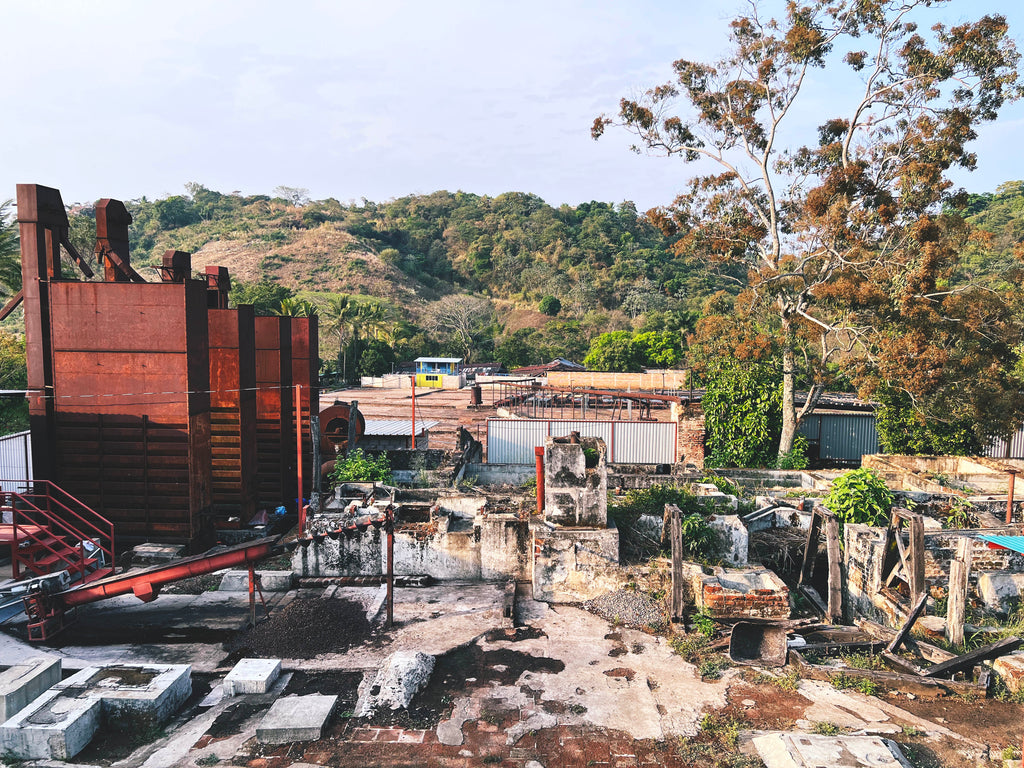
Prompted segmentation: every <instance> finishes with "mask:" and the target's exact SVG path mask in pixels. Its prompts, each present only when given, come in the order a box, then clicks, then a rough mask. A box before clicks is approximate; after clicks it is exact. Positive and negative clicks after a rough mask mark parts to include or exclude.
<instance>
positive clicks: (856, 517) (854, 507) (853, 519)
mask: <svg viewBox="0 0 1024 768" xmlns="http://www.w3.org/2000/svg"><path fill="white" fill-rule="evenodd" d="M892 501H893V495H892V493H891V492H890V491H889V489H888V488H887V487H886V485H885V480H883V479H882V478H881V477H879V475H878V473H877V472H875V470H873V469H871V468H869V467H861V468H860V469H851V470H850V471H849V472H846V473H844V474H842V475H840V476H839V477H837V478H836V479H835V480H834V481H833V482H832V490H830V491H829V493H828V496H826V497H825V506H826V507H828V508H829V510H831V511H832V513H833V514H834V515H835V516H836V517H838V518H839V519H840V520H842V521H843V522H844V523H864V524H866V525H885V524H886V523H887V522H888V520H889V512H890V510H891V509H892Z"/></svg>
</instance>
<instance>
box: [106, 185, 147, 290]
mask: <svg viewBox="0 0 1024 768" xmlns="http://www.w3.org/2000/svg"><path fill="white" fill-rule="evenodd" d="M131 223H132V215H131V214H130V213H128V209H127V208H125V207H124V203H122V202H121V201H120V200H113V199H111V198H109V197H105V198H103V199H102V200H100V201H99V202H98V203H96V251H95V253H96V261H97V262H98V263H99V265H100V266H101V267H103V279H104V281H105V282H108V283H144V282H146V281H145V280H143V279H142V277H141V276H140V275H139V273H138V272H136V271H135V270H134V269H132V266H131V257H130V256H129V253H128V225H129V224H131Z"/></svg>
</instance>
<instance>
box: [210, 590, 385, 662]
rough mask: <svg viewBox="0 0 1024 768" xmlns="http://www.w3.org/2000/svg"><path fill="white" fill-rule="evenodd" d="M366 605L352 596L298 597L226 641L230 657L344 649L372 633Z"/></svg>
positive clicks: (310, 653)
mask: <svg viewBox="0 0 1024 768" xmlns="http://www.w3.org/2000/svg"><path fill="white" fill-rule="evenodd" d="M371 630H372V628H371V625H370V623H369V622H368V621H367V620H366V609H365V608H364V607H363V606H362V605H361V604H359V603H357V602H353V601H351V600H342V599H338V598H335V599H333V600H323V599H321V598H297V599H295V600H292V602H290V603H289V604H288V605H287V606H285V607H284V608H282V609H281V610H279V611H277V612H275V613H274V614H272V615H271V617H270V618H269V619H268V620H267V621H264V622H262V623H261V624H257V625H256V627H255V628H254V629H250V630H247V631H245V632H243V633H242V634H240V635H239V636H237V637H236V638H234V640H232V641H231V642H230V643H228V644H227V650H228V651H230V652H231V658H233V659H241V658H270V659H311V658H313V657H314V656H318V655H320V654H323V653H344V652H345V651H347V650H348V649H349V648H351V647H353V646H356V645H360V644H362V643H364V642H365V641H366V640H367V639H368V638H369V637H370V635H371Z"/></svg>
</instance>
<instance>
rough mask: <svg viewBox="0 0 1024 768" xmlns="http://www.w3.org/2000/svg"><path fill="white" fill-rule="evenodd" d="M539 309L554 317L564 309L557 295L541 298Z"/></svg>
mask: <svg viewBox="0 0 1024 768" xmlns="http://www.w3.org/2000/svg"><path fill="white" fill-rule="evenodd" d="M537 309H539V310H540V311H541V312H543V313H544V314H545V315H550V316H551V317H554V316H555V315H557V314H558V313H559V312H561V311H562V302H560V301H559V300H558V297H557V296H551V295H548V296H545V297H544V298H542V299H541V300H540V304H538V305H537Z"/></svg>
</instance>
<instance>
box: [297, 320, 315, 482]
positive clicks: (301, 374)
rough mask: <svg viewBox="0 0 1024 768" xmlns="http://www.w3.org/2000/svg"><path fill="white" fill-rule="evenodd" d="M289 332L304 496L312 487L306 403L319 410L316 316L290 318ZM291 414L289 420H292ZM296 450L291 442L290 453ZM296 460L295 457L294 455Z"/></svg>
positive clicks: (311, 463) (310, 445)
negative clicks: (291, 450)
mask: <svg viewBox="0 0 1024 768" xmlns="http://www.w3.org/2000/svg"><path fill="white" fill-rule="evenodd" d="M290 320H291V332H292V384H293V385H294V384H298V385H299V386H300V389H299V397H300V403H299V409H300V417H301V428H302V465H303V466H302V497H303V498H304V499H308V498H309V497H310V494H311V490H312V487H313V483H312V480H313V472H312V467H313V442H312V438H311V435H310V432H309V414H310V403H313V404H314V405H315V406H316V409H317V412H318V413H319V410H320V388H319V382H320V348H319V335H318V328H317V319H316V318H315V317H293V318H290ZM294 419H295V417H294V414H293V416H292V420H293V421H294ZM297 450H298V445H297V444H296V445H295V448H294V450H293V455H294V454H295V452H296V451H297ZM296 460H297V457H296Z"/></svg>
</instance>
